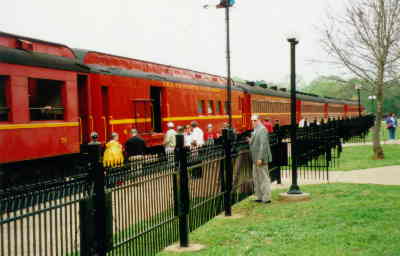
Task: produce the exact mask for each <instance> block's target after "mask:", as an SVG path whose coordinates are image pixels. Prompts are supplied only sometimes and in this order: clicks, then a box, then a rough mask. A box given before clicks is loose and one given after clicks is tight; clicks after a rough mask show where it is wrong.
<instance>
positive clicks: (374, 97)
mask: <svg viewBox="0 0 400 256" xmlns="http://www.w3.org/2000/svg"><path fill="white" fill-rule="evenodd" d="M368 99H369V100H371V101H372V111H371V112H372V113H375V100H376V96H375V95H370V96H368Z"/></svg>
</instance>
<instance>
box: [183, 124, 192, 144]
mask: <svg viewBox="0 0 400 256" xmlns="http://www.w3.org/2000/svg"><path fill="white" fill-rule="evenodd" d="M183 136H184V145H185V147H190V146H191V145H192V128H191V127H190V125H186V126H185V128H184V132H183Z"/></svg>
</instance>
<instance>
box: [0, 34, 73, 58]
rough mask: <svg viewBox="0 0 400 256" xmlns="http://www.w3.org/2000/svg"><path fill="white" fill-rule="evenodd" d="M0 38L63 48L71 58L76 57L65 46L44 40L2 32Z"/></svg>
mask: <svg viewBox="0 0 400 256" xmlns="http://www.w3.org/2000/svg"><path fill="white" fill-rule="evenodd" d="M1 36H5V37H11V38H15V39H21V40H25V41H29V42H33V43H40V44H46V45H51V46H56V47H61V48H65V49H68V50H69V52H70V53H71V55H72V56H73V58H77V56H76V55H75V53H74V51H73V50H72V48H70V47H69V46H67V45H65V44H60V43H55V42H50V41H45V40H41V39H37V38H32V37H26V36H20V35H17V34H11V33H7V32H3V31H0V37H1Z"/></svg>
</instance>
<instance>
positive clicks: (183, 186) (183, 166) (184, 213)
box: [175, 134, 189, 247]
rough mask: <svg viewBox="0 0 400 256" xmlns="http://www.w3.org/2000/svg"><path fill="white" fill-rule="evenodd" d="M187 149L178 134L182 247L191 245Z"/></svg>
mask: <svg viewBox="0 0 400 256" xmlns="http://www.w3.org/2000/svg"><path fill="white" fill-rule="evenodd" d="M186 153H187V150H186V148H185V147H184V137H183V135H182V134H177V135H176V147H175V155H176V162H177V164H178V168H179V176H180V177H179V241H180V246H181V247H188V246H189V223H188V214H189V181H188V170H187V155H186Z"/></svg>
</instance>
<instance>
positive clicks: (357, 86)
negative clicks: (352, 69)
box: [355, 84, 361, 117]
mask: <svg viewBox="0 0 400 256" xmlns="http://www.w3.org/2000/svg"><path fill="white" fill-rule="evenodd" d="M355 88H356V90H357V95H358V116H359V117H360V116H361V101H360V89H361V84H356V86H355Z"/></svg>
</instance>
